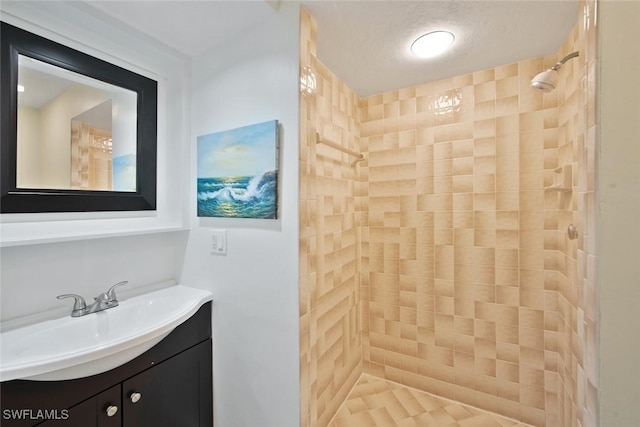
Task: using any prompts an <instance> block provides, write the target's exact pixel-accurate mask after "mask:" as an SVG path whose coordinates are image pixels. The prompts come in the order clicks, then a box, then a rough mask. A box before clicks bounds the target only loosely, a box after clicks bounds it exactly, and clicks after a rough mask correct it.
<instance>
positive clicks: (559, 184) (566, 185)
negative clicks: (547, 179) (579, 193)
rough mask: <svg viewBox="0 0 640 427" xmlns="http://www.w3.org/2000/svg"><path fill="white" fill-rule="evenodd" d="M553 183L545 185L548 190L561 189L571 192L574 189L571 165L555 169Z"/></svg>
mask: <svg viewBox="0 0 640 427" xmlns="http://www.w3.org/2000/svg"><path fill="white" fill-rule="evenodd" d="M553 173H554V175H553V184H551V185H550V186H548V187H545V190H546V191H559V192H562V193H570V192H572V191H573V188H572V178H573V175H572V173H571V165H566V166H562V167H559V168H557V169H555V170H554V171H553Z"/></svg>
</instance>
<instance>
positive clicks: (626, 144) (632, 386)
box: [598, 1, 640, 427]
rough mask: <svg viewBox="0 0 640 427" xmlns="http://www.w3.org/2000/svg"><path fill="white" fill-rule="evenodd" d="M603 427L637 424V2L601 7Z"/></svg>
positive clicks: (639, 287) (639, 369)
mask: <svg viewBox="0 0 640 427" xmlns="http://www.w3.org/2000/svg"><path fill="white" fill-rule="evenodd" d="M598 8H599V11H598V25H599V33H598V37H599V55H600V70H599V71H600V73H599V91H598V106H599V111H600V140H599V144H600V151H599V162H598V168H599V169H598V189H599V191H600V205H599V210H598V214H599V225H600V227H599V236H598V237H599V242H600V254H601V255H600V259H599V261H600V262H599V263H598V283H599V291H600V425H601V426H603V427H629V426H640V405H638V402H640V387H639V386H638V385H639V384H640V345H638V331H640V83H639V82H638V76H640V50H639V49H638V47H637V41H638V40H640V27H638V22H640V3H639V2H633V1H629V2H627V1H600V2H598Z"/></svg>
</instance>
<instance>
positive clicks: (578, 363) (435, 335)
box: [300, 1, 597, 427]
mask: <svg viewBox="0 0 640 427" xmlns="http://www.w3.org/2000/svg"><path fill="white" fill-rule="evenodd" d="M595 6H596V5H595V3H594V2H592V1H588V2H582V3H581V7H580V15H579V16H577V17H576V25H575V27H574V29H573V31H572V32H571V33H570V34H568V35H567V38H566V40H565V42H564V44H563V45H562V46H561V48H560V49H559V50H558V52H556V53H555V54H553V55H548V56H544V57H541V58H532V59H527V60H523V61H520V62H517V63H513V64H505V65H502V66H498V67H496V68H492V69H488V70H479V71H477V72H473V73H469V74H465V75H462V76H456V77H452V78H449V79H445V80H440V81H436V82H425V83H424V84H422V85H418V86H415V87H410V88H404V89H400V90H396V91H390V92H385V93H382V94H379V95H375V96H370V97H367V98H362V99H360V98H358V96H357V95H356V94H355V93H354V92H353V91H352V90H350V89H349V88H348V87H346V86H345V85H344V83H342V82H341V81H340V80H339V79H338V78H337V76H335V75H334V74H333V73H332V72H331V71H330V70H329V69H327V67H325V66H324V65H323V64H322V63H321V62H320V61H319V60H318V59H317V58H316V55H315V53H316V49H315V48H316V34H317V28H316V24H315V21H314V20H313V17H311V16H310V15H309V14H308V13H307V12H306V11H304V10H303V14H302V19H301V51H300V58H301V70H302V72H304V73H308V72H310V73H313V75H314V76H315V81H316V87H315V90H314V91H313V92H312V93H308V92H304V91H303V94H302V95H301V98H300V111H301V113H300V114H301V118H300V126H301V131H300V144H301V147H300V176H301V178H300V236H301V240H300V325H301V327H300V334H301V336H300V346H301V348H300V357H301V361H300V366H301V391H302V400H301V418H302V420H301V425H302V426H305V427H306V426H313V427H315V426H317V427H325V426H327V425H328V424H329V422H330V421H331V420H332V418H333V417H334V416H335V414H336V413H337V412H338V410H339V408H340V406H341V404H342V403H343V402H344V400H345V399H346V398H347V395H348V394H349V392H350V390H351V389H352V387H353V386H354V384H356V382H357V381H358V379H359V378H360V377H361V375H362V374H363V373H364V374H367V376H368V377H371V378H373V377H378V378H381V379H385V380H389V381H391V382H393V383H399V384H403V385H406V386H409V387H411V388H413V389H417V390H422V391H426V392H428V393H431V394H434V395H437V396H441V397H444V398H447V399H451V400H455V401H459V402H461V403H464V404H468V405H471V406H474V407H477V408H480V409H484V410H487V411H491V412H495V413H498V414H500V415H504V416H507V417H510V418H513V419H515V420H519V421H521V422H524V423H528V424H531V425H535V426H548V427H559V426H575V425H582V426H592V425H596V420H597V413H596V411H597V401H596V387H597V372H596V369H597V366H596V323H595V319H596V318H597V315H596V302H595V301H596V298H595V289H594V288H595V265H596V257H597V254H596V253H595V241H594V234H595V233H594V231H595V218H594V211H595V197H596V191H595V183H594V176H595V145H596V138H595V135H596V130H597V123H596V114H595V111H594V110H595V77H596V75H595V74H596V71H595V70H596V60H597V58H596V42H595V33H596V31H595V26H594V19H595ZM573 51H579V53H580V56H579V57H578V58H576V59H574V60H572V61H570V62H567V64H566V65H565V66H564V67H563V68H562V72H561V73H560V77H561V81H560V84H559V85H558V88H557V89H556V90H555V91H553V92H550V93H545V94H543V93H541V92H539V91H535V90H533V89H531V88H530V87H529V80H530V79H531V77H532V76H534V75H536V74H537V73H539V72H540V71H542V70H544V69H547V68H549V67H551V66H552V65H553V64H555V63H556V62H557V61H558V60H559V58H562V57H564V56H565V55H566V54H568V53H570V52H573ZM316 135H319V136H320V138H324V139H327V140H330V141H333V142H336V143H338V144H340V145H342V146H343V147H345V148H348V149H351V150H353V151H357V152H361V153H363V154H364V156H365V161H363V162H358V163H354V161H353V160H354V159H353V157H350V156H349V155H347V154H344V153H341V152H339V151H336V150H333V149H332V148H331V147H327V146H324V145H318V144H316ZM558 183H560V184H561V185H559V184H558ZM566 183H568V185H565V184H566ZM550 187H559V188H550ZM569 224H573V225H574V226H575V227H576V228H577V230H578V238H577V239H570V238H569V237H568V235H567V231H566V230H567V228H568V226H569Z"/></svg>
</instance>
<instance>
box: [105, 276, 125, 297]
mask: <svg viewBox="0 0 640 427" xmlns="http://www.w3.org/2000/svg"><path fill="white" fill-rule="evenodd" d="M127 283H129V281H128V280H125V281H124V282H118V283H116V284H115V285H113V286H112V287H110V288H109V290H108V291H107V297H109V302H114V301H118V298H117V297H116V288H117V287H118V286H123V285H126V284H127Z"/></svg>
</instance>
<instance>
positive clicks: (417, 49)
mask: <svg viewBox="0 0 640 427" xmlns="http://www.w3.org/2000/svg"><path fill="white" fill-rule="evenodd" d="M453 40H455V36H454V35H453V34H451V33H450V32H448V31H433V32H431V33H427V34H424V35H422V36H420V37H418V38H417V39H416V41H414V42H413V44H412V45H411V52H413V54H414V55H416V56H418V57H420V58H432V57H434V56H438V55H440V54H441V53H443V52H444V51H446V50H447V49H449V47H450V46H451V44H452V43H453Z"/></svg>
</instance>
